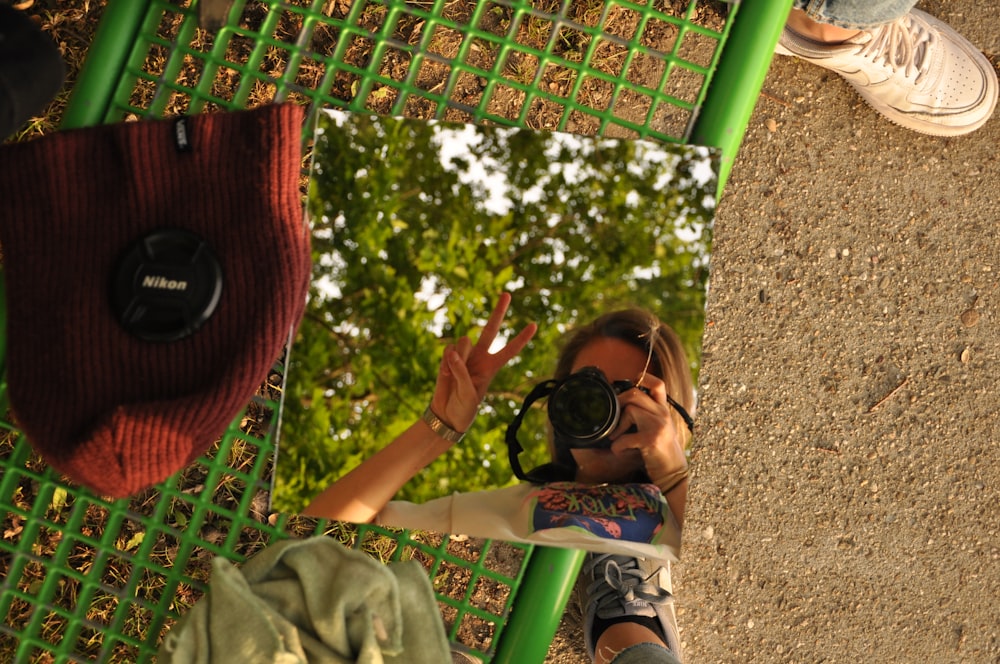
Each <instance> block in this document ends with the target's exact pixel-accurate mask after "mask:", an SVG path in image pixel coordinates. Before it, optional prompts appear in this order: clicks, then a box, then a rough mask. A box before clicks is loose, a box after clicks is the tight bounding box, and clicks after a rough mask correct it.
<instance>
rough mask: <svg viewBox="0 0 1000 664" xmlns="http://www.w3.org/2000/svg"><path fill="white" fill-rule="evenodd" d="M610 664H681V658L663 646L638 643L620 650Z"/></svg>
mask: <svg viewBox="0 0 1000 664" xmlns="http://www.w3.org/2000/svg"><path fill="white" fill-rule="evenodd" d="M610 664H681V660H679V659H677V658H676V657H675V656H674V654H673V653H672V652H670V651H669V650H668V649H666V648H664V647H663V646H660V645H657V644H655V643H639V644H636V645H634V646H629V647H628V648H626V649H625V650H622V651H621V652H620V653H618V654H617V655H616V656H615V658H614V659H613V660H611V663H610Z"/></svg>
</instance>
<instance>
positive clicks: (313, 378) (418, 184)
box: [275, 114, 715, 511]
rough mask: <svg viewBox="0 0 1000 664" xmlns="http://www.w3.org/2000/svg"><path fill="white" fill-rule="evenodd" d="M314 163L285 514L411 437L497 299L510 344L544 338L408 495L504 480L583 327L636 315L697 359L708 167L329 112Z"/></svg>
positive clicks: (287, 423) (287, 432)
mask: <svg viewBox="0 0 1000 664" xmlns="http://www.w3.org/2000/svg"><path fill="white" fill-rule="evenodd" d="M314 159H315V163H314V170H313V175H312V179H311V181H310V187H309V200H308V205H309V211H310V215H311V218H312V224H313V232H314V235H313V237H314V240H313V257H314V268H313V279H314V288H313V290H312V296H311V299H310V302H309V305H308V309H307V312H306V316H305V319H304V320H303V321H302V324H301V326H300V330H299V335H298V338H297V339H296V341H295V343H294V345H293V347H292V351H291V361H290V366H289V384H288V387H287V393H286V399H285V412H284V414H283V425H282V432H281V440H280V448H279V455H278V468H277V474H278V481H277V486H276V492H275V503H276V505H277V506H278V508H279V509H283V510H287V511H295V510H298V509H301V508H302V507H303V506H304V505H305V504H306V503H307V502H308V500H309V499H310V498H311V497H312V496H313V495H315V494H316V493H318V492H319V491H321V490H322V489H323V488H325V487H326V486H327V485H328V484H329V483H331V482H332V481H334V480H335V479H336V478H338V477H340V476H341V475H342V474H343V473H345V472H346V471H348V470H350V468H351V467H352V466H353V464H354V463H356V462H357V461H358V460H360V459H362V458H364V457H365V456H367V455H368V454H371V453H372V452H374V451H375V450H377V449H379V448H381V447H383V446H384V445H386V444H387V443H388V442H389V441H390V440H392V438H393V436H394V435H395V434H396V433H398V432H399V431H401V430H402V429H403V428H405V427H406V426H408V425H409V424H410V423H412V422H413V421H414V420H415V419H416V418H417V417H418V416H419V415H420V413H421V412H422V411H423V409H424V407H426V405H427V403H428V401H429V399H430V396H431V392H432V390H433V386H434V380H435V377H436V375H437V369H438V365H439V362H440V359H441V355H442V352H443V350H444V347H445V346H446V345H447V344H450V343H454V342H455V341H456V340H457V338H458V337H460V336H462V335H472V337H473V339H475V335H476V334H477V333H478V328H479V326H480V325H481V324H482V323H483V322H484V321H485V318H486V316H487V315H488V314H489V311H490V310H491V308H492V305H493V303H494V302H495V300H496V297H497V296H498V294H499V293H500V292H502V291H504V290H508V291H510V292H511V293H512V294H513V298H514V299H513V303H512V306H511V311H510V312H509V314H508V318H507V321H506V322H505V327H504V331H502V333H501V335H503V334H505V333H509V332H512V331H516V330H520V329H521V328H522V327H523V326H524V325H526V324H527V323H529V322H532V321H534V322H537V323H538V324H539V331H538V334H537V335H536V337H535V339H534V341H533V342H532V343H531V344H530V345H529V346H528V348H526V349H525V351H524V352H522V354H521V357H519V358H517V359H516V360H515V362H514V363H512V365H511V366H508V367H507V368H505V369H504V370H503V371H501V372H500V374H499V375H498V376H497V378H496V380H495V381H494V383H493V385H492V386H491V392H490V394H489V395H487V399H486V402H485V403H486V406H487V409H488V410H489V411H490V413H489V416H488V417H485V416H480V417H479V418H478V419H477V421H476V422H475V424H474V425H473V429H472V430H471V431H470V432H469V434H468V435H467V436H466V438H465V440H464V441H463V442H462V444H461V445H459V446H456V447H455V448H454V449H453V450H452V452H451V453H449V454H448V455H446V456H445V457H443V458H441V459H439V460H438V461H436V462H435V463H433V464H432V465H431V466H429V467H428V468H426V469H425V470H424V471H423V472H422V473H421V474H420V475H419V476H418V477H417V479H416V480H415V481H414V482H411V484H410V485H408V486H407V487H404V489H403V490H402V491H401V492H400V497H401V498H405V499H410V500H417V501H422V500H426V499H428V498H432V497H437V496H440V495H442V493H448V492H450V491H455V490H472V489H481V488H486V487H491V486H498V485H504V484H506V483H509V482H510V481H511V473H510V469H509V466H508V464H507V460H506V447H505V445H504V442H503V433H504V430H505V428H506V425H507V423H508V422H509V421H510V420H511V418H512V417H513V413H514V411H515V409H516V407H517V405H519V403H520V401H521V399H522V398H523V396H524V395H525V394H526V393H527V392H528V391H529V390H530V388H531V387H532V385H534V383H535V382H537V381H538V380H542V379H544V378H545V377H547V376H548V375H550V373H551V371H552V368H553V367H554V365H555V360H556V355H557V352H558V348H559V344H560V341H561V338H562V335H563V332H564V331H565V330H567V329H570V328H572V327H573V326H574V325H575V324H577V323H582V322H587V321H589V320H590V319H592V318H594V317H596V316H597V315H599V314H601V313H604V312H606V311H609V310H612V309H613V308H619V307H623V306H630V305H637V306H643V307H646V308H649V309H651V310H653V311H654V312H656V313H657V314H658V315H659V316H660V317H661V318H662V319H664V320H666V321H667V322H669V323H670V324H671V325H672V326H673V327H674V328H675V330H677V332H678V334H679V335H680V336H681V338H682V339H683V340H684V343H685V345H686V347H687V350H688V353H689V356H690V357H691V358H692V359H694V360H696V358H697V357H698V348H699V343H700V338H701V333H702V327H703V324H704V305H705V288H706V283H707V278H708V257H709V247H710V241H711V221H712V213H713V209H712V208H713V207H714V202H713V201H712V199H711V195H712V192H714V190H715V182H714V178H712V177H709V178H707V179H706V178H704V177H702V180H704V181H699V178H698V177H695V175H694V173H695V169H694V167H695V166H698V165H699V164H700V165H701V166H706V165H708V166H711V165H712V164H714V158H713V157H712V156H711V155H710V154H709V153H708V152H707V150H705V149H698V148H691V147H687V146H667V145H654V144H647V143H630V142H624V141H612V140H604V139H601V140H595V139H587V138H581V137H574V136H568V135H562V134H546V133H536V132H531V131H526V130H516V129H508V128H497V127H475V128H473V127H469V126H467V125H455V124H447V123H436V124H428V123H423V122H419V121H412V120H403V119H398V118H372V117H368V116H349V115H346V114H331V116H324V117H321V119H320V124H319V131H318V132H317V137H316V146H315V157H314ZM704 170H706V169H704V168H703V169H702V171H704ZM707 170H708V172H709V173H711V172H712V169H711V168H708V169H707ZM699 229H700V234H699V233H698V232H697V231H698V230H699ZM678 232H681V234H682V235H684V237H685V239H682V237H681V236H680V235H679V234H678ZM692 371H693V372H694V373H695V375H697V361H695V366H694V367H693V368H692ZM525 435H526V436H529V437H533V438H534V439H537V440H541V441H544V433H537V432H536V433H535V434H529V433H525ZM533 453H535V454H536V456H539V457H541V458H544V449H542V450H537V449H536V450H534V451H533Z"/></svg>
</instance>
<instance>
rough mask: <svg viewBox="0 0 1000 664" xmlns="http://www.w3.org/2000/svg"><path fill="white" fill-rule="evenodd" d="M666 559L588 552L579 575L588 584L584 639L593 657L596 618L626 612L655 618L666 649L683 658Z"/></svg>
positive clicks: (605, 617) (678, 658)
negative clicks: (658, 559) (657, 559)
mask: <svg viewBox="0 0 1000 664" xmlns="http://www.w3.org/2000/svg"><path fill="white" fill-rule="evenodd" d="M667 565H669V563H667V562H665V561H664V562H663V563H662V564H661V563H660V562H659V561H654V560H646V559H644V558H631V557H629V556H616V555H612V554H608V553H605V554H600V553H588V554H587V557H586V558H585V559H584V563H583V569H581V570H580V576H581V577H583V579H584V581H585V583H586V584H587V585H586V587H585V589H584V597H583V605H584V607H585V615H584V625H583V639H584V644H585V645H586V648H587V653H588V654H589V655H590V658H591V660H593V659H594V648H595V647H596V645H597V644H596V643H595V642H594V639H593V634H592V632H593V629H594V620H595V618H598V617H600V618H602V619H605V620H613V619H615V618H622V617H625V616H644V617H647V618H652V619H653V620H656V621H657V622H658V623H659V625H660V628H661V630H662V631H663V635H664V637H665V643H666V646H667V649H668V650H670V652H671V653H672V654H673V655H674V657H675V658H676V661H681V660H682V654H681V644H680V633H679V630H678V629H677V615H676V614H675V612H674V597H673V595H672V594H671V592H670V590H671V588H670V570H669V568H668V567H666V566H667Z"/></svg>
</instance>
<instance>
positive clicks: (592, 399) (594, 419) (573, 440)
mask: <svg viewBox="0 0 1000 664" xmlns="http://www.w3.org/2000/svg"><path fill="white" fill-rule="evenodd" d="M633 387H635V384H633V383H632V382H631V381H628V380H616V381H614V382H611V381H608V379H607V377H606V376H605V375H604V372H602V371H601V370H600V369H598V368H597V367H584V368H582V369H580V370H579V371H577V372H575V373H573V374H570V375H569V376H567V377H566V378H565V379H563V380H562V381H560V382H559V383H558V384H557V385H556V386H555V387H554V388H553V390H552V393H551V394H550V395H549V398H548V415H549V422H550V423H551V424H552V432H553V435H554V436H555V441H556V446H557V447H559V446H565V447H570V448H608V447H611V442H612V441H611V439H610V438H608V436H609V435H610V434H611V432H612V431H614V430H615V428H616V427H617V426H618V422H619V420H620V419H621V414H622V407H621V405H620V404H619V403H618V395H619V394H621V393H623V392H626V391H628V390H630V389H632V388H633ZM639 389H640V390H642V391H643V392H645V393H646V394H649V393H650V392H649V390H648V389H647V388H645V387H639ZM635 430H636V429H635V427H634V426H633V427H632V429H630V432H634V431H635Z"/></svg>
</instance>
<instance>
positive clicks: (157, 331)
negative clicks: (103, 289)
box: [111, 228, 222, 341]
mask: <svg viewBox="0 0 1000 664" xmlns="http://www.w3.org/2000/svg"><path fill="white" fill-rule="evenodd" d="M221 296H222V267H221V266H220V265H219V261H218V259H217V258H216V257H215V254H214V253H213V252H212V249H211V247H209V246H208V243H207V242H205V240H203V239H202V238H201V237H199V236H198V235H195V234H194V233H192V232H190V231H185V230H181V229H175V228H167V229H160V230H157V231H154V232H152V233H150V234H149V235H146V236H145V237H143V238H141V239H139V240H138V241H137V242H135V243H134V244H133V245H132V246H130V247H129V248H128V249H127V250H126V251H125V252H124V253H123V254H122V256H121V258H120V259H119V260H118V265H117V266H116V268H115V271H114V274H113V275H112V282H111V304H112V307H113V308H114V311H115V314H116V315H117V316H118V320H119V321H120V322H121V324H122V325H123V326H124V327H125V329H126V330H128V331H129V332H131V333H132V334H134V335H135V336H137V337H139V338H140V339H144V340H146V341H178V340H180V339H183V338H185V337H187V336H190V335H191V334H193V333H194V332H195V331H196V330H197V329H198V328H200V327H201V326H202V325H203V324H204V323H205V321H207V320H208V319H209V318H211V316H212V314H213V313H215V309H216V307H217V306H218V304H219V298H220V297H221Z"/></svg>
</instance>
